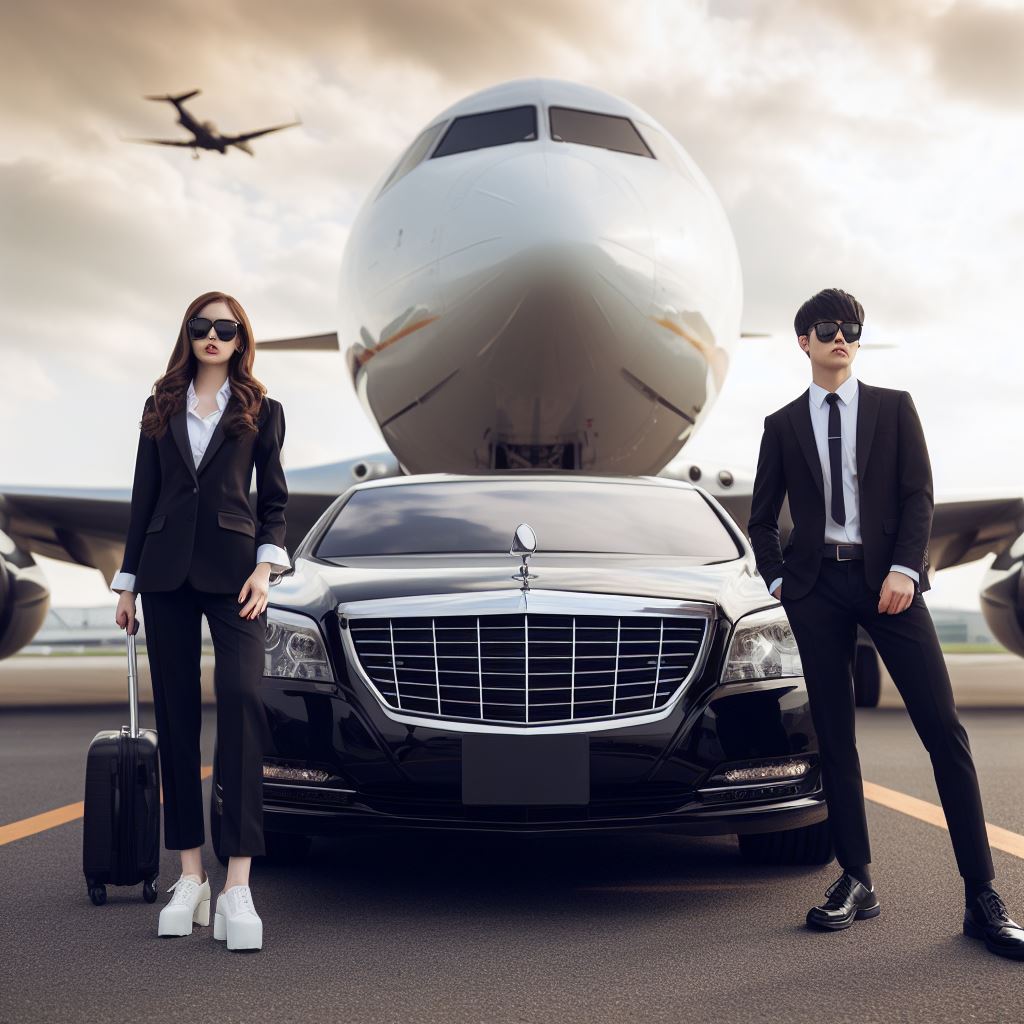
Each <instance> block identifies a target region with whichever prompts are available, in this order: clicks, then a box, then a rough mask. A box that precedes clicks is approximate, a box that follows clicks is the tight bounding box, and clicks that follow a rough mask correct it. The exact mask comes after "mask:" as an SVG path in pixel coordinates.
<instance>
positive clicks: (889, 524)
mask: <svg viewBox="0 0 1024 1024" xmlns="http://www.w3.org/2000/svg"><path fill="white" fill-rule="evenodd" d="M899 528H900V521H899V519H883V520H882V529H883V530H884V531H885V532H886V533H898V532H899Z"/></svg>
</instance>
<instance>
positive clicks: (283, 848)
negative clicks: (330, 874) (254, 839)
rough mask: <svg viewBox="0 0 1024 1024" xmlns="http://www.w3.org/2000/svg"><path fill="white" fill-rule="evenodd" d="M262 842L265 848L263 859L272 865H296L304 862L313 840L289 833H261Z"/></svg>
mask: <svg viewBox="0 0 1024 1024" xmlns="http://www.w3.org/2000/svg"><path fill="white" fill-rule="evenodd" d="M263 842H264V844H265V846H266V853H265V854H264V857H265V858H266V859H267V860H268V861H271V862H272V863H274V864H298V863H299V862H300V861H303V860H305V858H306V855H307V854H308V853H309V849H310V847H311V846H312V845H313V840H312V839H311V838H310V837H309V836H303V835H296V834H293V833H290V832H267V831H266V829H264V831H263Z"/></svg>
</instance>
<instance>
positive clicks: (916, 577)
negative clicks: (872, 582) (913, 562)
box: [889, 565, 921, 583]
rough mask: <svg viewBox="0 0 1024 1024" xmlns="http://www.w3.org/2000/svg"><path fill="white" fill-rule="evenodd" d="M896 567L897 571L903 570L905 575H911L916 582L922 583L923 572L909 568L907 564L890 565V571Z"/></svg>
mask: <svg viewBox="0 0 1024 1024" xmlns="http://www.w3.org/2000/svg"><path fill="white" fill-rule="evenodd" d="M894 569H895V570H896V572H901V573H903V574H904V575H905V576H909V577H910V578H911V579H912V580H913V581H914V582H915V583H920V582H921V574H920V573H917V572H914V570H913V569H908V568H907V567H906V566H905V565H891V566H889V572H892V571H893V570H894Z"/></svg>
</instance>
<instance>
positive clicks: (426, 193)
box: [338, 79, 742, 474]
mask: <svg viewBox="0 0 1024 1024" xmlns="http://www.w3.org/2000/svg"><path fill="white" fill-rule="evenodd" d="M531 106H532V107H533V108H535V112H536V132H535V137H534V138H527V139H525V140H522V141H510V142H503V143H501V144H488V145H485V146H483V147H482V148H473V149H469V150H467V151H461V152H454V153H450V154H449V155H435V152H436V151H437V150H438V149H439V148H442V147H444V146H445V145H448V144H449V143H448V142H446V139H447V138H448V133H449V131H452V132H455V131H463V132H469V134H470V135H472V131H477V130H478V131H480V133H481V135H483V136H486V135H487V131H486V125H488V124H489V123H490V121H491V120H496V118H492V117H490V116H487V117H482V118H475V119H472V118H471V120H470V121H469V122H465V121H462V122H458V123H457V124H455V127H453V124H454V123H455V122H457V119H459V118H465V117H469V116H471V115H481V114H483V115H489V112H498V111H509V110H517V111H518V110H519V108H524V107H531ZM551 108H555V110H554V113H553V114H552V112H551ZM577 111H584V112H587V114H591V115H603V117H602V118H600V119H598V118H594V117H586V116H585V115H584V122H585V125H584V129H581V130H585V131H591V126H590V123H591V122H597V123H598V127H597V128H595V129H594V130H595V131H600V130H603V127H604V125H605V124H607V125H610V126H611V127H610V130H611V131H612V133H613V134H614V135H615V136H616V139H618V138H619V137H622V138H627V139H628V138H630V137H631V133H632V132H633V129H635V132H636V133H639V135H640V136H641V138H642V140H643V142H642V143H638V144H637V145H638V146H641V145H642V146H643V148H644V149H646V150H647V154H649V155H640V154H637V153H633V152H622V151H617V150H615V149H611V148H605V147H604V146H601V145H596V144H581V143H577V142H573V141H558V140H557V139H555V138H552V133H551V130H550V124H551V122H550V120H549V118H550V117H551V116H555V117H559V118H561V119H562V120H561V121H559V126H560V127H561V126H562V125H565V124H568V122H567V121H566V120H565V119H566V118H569V117H575V116H578V115H576V114H575V112H577ZM516 116H517V117H518V116H524V117H525V116H527V114H526V113H523V112H521V111H520V112H519V113H517V114H516ZM622 119H628V122H630V123H631V124H632V126H633V129H630V128H629V127H628V125H627V124H626V123H625V122H623V120H622ZM467 125H479V126H482V127H479V128H473V129H472V130H470V129H469V128H467V127H466V126H467ZM572 130H573V131H576V129H575V128H573V129H572ZM615 144H616V145H618V144H619V143H618V142H617V141H616V143H615ZM417 159H418V162H417ZM396 168H399V169H400V171H401V173H399V174H395V173H394V172H395V171H396ZM392 179H393V180H392ZM741 306H742V284H741V276H740V267H739V260H738V256H737V253H736V246H735V243H734V240H733V236H732V231H731V229H730V227H729V224H728V221H727V219H726V216H725V213H724V211H723V210H722V207H721V205H720V203H719V201H718V199H717V197H716V196H715V194H714V191H713V190H712V188H711V186H710V185H709V184H708V182H707V180H706V179H705V178H704V176H703V175H702V174H701V172H700V171H699V169H698V168H697V166H696V165H695V163H694V162H693V160H692V159H691V158H690V157H689V156H688V155H687V153H686V152H685V151H684V150H683V148H682V147H681V146H680V145H679V144H678V143H677V142H675V140H673V139H672V138H671V136H669V134H668V133H667V132H666V131H665V130H664V129H663V128H662V127H661V126H660V125H659V124H658V123H657V122H656V121H655V120H654V119H653V118H651V117H649V116H648V115H647V114H645V113H644V112H643V111H641V110H640V109H639V108H637V107H635V106H634V105H632V104H630V103H627V102H626V101H624V100H621V99H619V98H617V97H614V96H610V95H609V94H607V93H604V92H601V91H600V90H596V89H591V88H587V87H584V86H580V85H576V84H573V83H569V82H563V81H559V80H552V79H529V80H521V81H514V82H509V83H505V84H503V85H499V86H496V87H494V88H490V89H487V90H484V91H482V92H479V93H476V94H474V95H473V96H470V97H468V98H466V99H464V100H462V101H460V102H459V103H457V104H455V105H453V106H452V107H449V108H448V109H447V110H445V111H444V112H442V113H441V114H439V115H438V116H437V117H435V118H434V119H433V120H432V121H431V122H430V124H429V125H428V126H427V127H426V128H425V129H424V132H423V133H421V134H420V136H418V137H417V139H416V140H414V142H413V143H412V144H411V146H410V148H409V150H407V151H406V152H405V153H403V154H402V155H401V156H400V157H399V158H398V159H397V160H396V161H395V162H394V163H393V164H392V166H391V167H389V168H388V170H387V172H386V173H385V174H384V175H383V176H382V177H381V179H380V180H379V181H378V182H377V183H376V184H375V186H374V188H373V189H372V190H371V192H370V193H369V195H368V197H367V199H366V201H365V202H364V204H363V206H362V208H361V209H360V211H359V213H358V215H357V217H356V219H355V221H354V223H353V226H352V229H351V233H350V236H349V240H348V244H347V246H346V249H345V255H344V259H343V261H342V273H341V289H340V303H339V308H340V310H341V317H342V321H343V322H342V323H341V324H340V327H339V332H338V336H339V341H340V344H341V348H342V351H343V352H344V353H345V358H346V363H347V366H348V368H349V371H350V373H351V374H352V380H353V383H354V385H355V388H356V392H357V394H358V395H359V398H360V400H361V401H362V403H363V405H364V406H365V408H366V410H367V412H368V413H369V414H370V415H371V416H372V417H373V418H374V420H375V421H376V422H377V423H378V424H379V426H380V428H381V430H382V432H383V434H384V437H385V439H386V441H387V443H388V445H389V446H390V448H391V450H392V451H393V452H394V453H395V455H396V457H397V458H398V460H399V462H400V463H401V464H402V465H403V466H404V467H405V469H406V470H408V471H409V472H481V471H487V470H490V469H499V470H508V469H516V468H523V469H527V468H529V469H537V468H551V469H561V470H583V471H587V472H620V473H629V474H644V473H656V472H658V471H659V470H660V469H661V468H663V467H664V466H665V465H666V464H667V463H668V462H669V461H671V459H672V458H673V457H674V456H675V455H676V453H677V452H678V451H679V450H680V449H681V448H682V447H683V445H684V444H685V443H686V441H687V440H688V439H689V437H690V436H691V435H692V434H693V432H694V430H695V429H696V427H697V425H698V424H699V423H700V421H701V420H702V419H703V417H705V416H706V415H707V413H708V411H709V410H710V408H711V405H712V403H713V402H714V400H715V398H716V397H717V396H718V394H719V392H720V390H721V387H722V383H723V381H724V378H725V374H726V371H727V369H728V365H729V353H730V351H731V349H732V347H733V344H734V343H735V341H736V339H737V337H738V332H739V322H740V313H741Z"/></svg>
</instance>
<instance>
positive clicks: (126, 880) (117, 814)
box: [82, 620, 160, 906]
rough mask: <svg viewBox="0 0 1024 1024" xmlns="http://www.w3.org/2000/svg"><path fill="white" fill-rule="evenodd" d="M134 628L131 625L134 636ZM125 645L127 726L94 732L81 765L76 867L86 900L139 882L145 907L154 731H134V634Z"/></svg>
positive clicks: (153, 830) (154, 832) (153, 845)
mask: <svg viewBox="0 0 1024 1024" xmlns="http://www.w3.org/2000/svg"><path fill="white" fill-rule="evenodd" d="M138 629H139V624H138V621H137V620H136V623H135V632H138ZM125 642H126V643H127V645H128V712H129V716H130V723H131V724H130V725H122V726H121V728H120V729H105V730H104V731H103V732H98V733H96V735H95V737H94V738H93V741H92V743H90V744H89V755H88V759H87V761H86V766H85V816H84V821H83V827H82V868H83V869H84V871H85V882H86V885H87V886H88V887H89V897H90V898H91V899H92V901H93V903H95V904H96V905H97V906H99V905H100V904H101V903H106V901H107V888H106V887H107V885H137V884H138V883H139V882H142V883H143V886H142V895H143V897H144V898H145V900H146V902H147V903H152V902H153V901H154V900H155V899H156V878H157V875H158V874H159V872H160V766H159V763H158V761H157V748H156V731H155V730H153V729H139V677H138V671H137V663H136V659H135V633H127V632H126V634H125Z"/></svg>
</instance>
